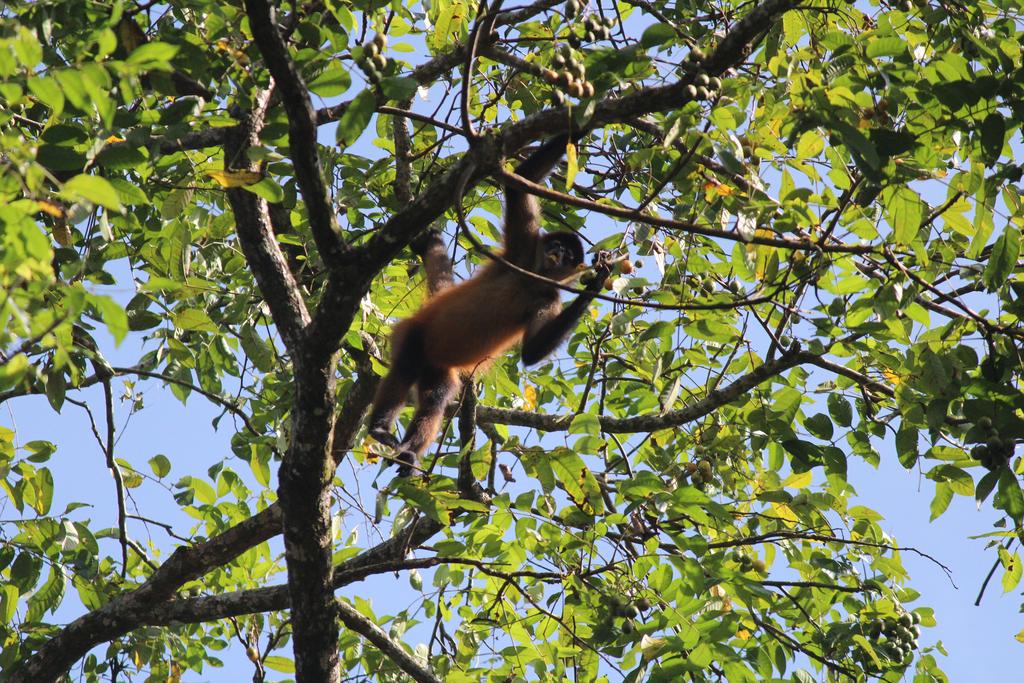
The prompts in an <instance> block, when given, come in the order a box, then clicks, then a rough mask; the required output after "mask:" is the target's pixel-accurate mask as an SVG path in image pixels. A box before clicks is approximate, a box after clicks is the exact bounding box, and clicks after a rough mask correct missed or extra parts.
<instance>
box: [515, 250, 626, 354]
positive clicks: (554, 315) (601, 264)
mask: <svg viewBox="0 0 1024 683" xmlns="http://www.w3.org/2000/svg"><path fill="white" fill-rule="evenodd" d="M594 261H595V264H594V266H595V267H594V270H595V273H594V278H593V279H592V280H591V281H590V284H588V285H587V290H586V291H585V292H583V293H582V294H580V295H579V296H577V297H576V298H575V299H574V300H573V302H572V303H570V304H569V305H568V306H566V307H565V308H563V309H561V310H559V303H558V302H557V301H556V302H554V303H553V304H551V305H550V306H548V307H546V308H542V309H541V310H540V311H538V312H537V315H536V316H535V317H534V319H533V320H532V321H531V322H530V325H529V326H528V327H527V328H526V334H525V335H524V336H523V350H522V353H521V357H522V359H523V365H533V364H534V363H538V362H540V361H542V360H544V358H546V357H547V356H548V354H550V353H551V352H552V351H554V350H555V349H556V348H558V345H559V344H561V343H562V342H563V341H565V338H566V337H568V336H569V333H570V332H572V330H573V328H574V327H576V322H577V321H578V320H579V319H580V316H582V315H583V312H584V311H586V310H587V305H588V304H589V303H590V302H591V301H592V300H593V299H594V295H595V294H596V293H597V290H599V289H600V288H601V286H602V285H603V284H604V281H605V278H607V277H608V274H609V272H611V269H610V267H609V266H608V263H607V258H606V257H604V256H601V255H598V256H596V257H595V258H594Z"/></svg>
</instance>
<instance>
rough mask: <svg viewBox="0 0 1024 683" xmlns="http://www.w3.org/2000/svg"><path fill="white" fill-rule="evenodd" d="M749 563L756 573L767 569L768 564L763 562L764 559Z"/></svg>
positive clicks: (762, 572) (761, 572)
mask: <svg viewBox="0 0 1024 683" xmlns="http://www.w3.org/2000/svg"><path fill="white" fill-rule="evenodd" d="M750 565H751V566H752V567H753V568H754V571H755V572H757V573H758V574H764V573H765V572H766V571H768V565H766V564H765V563H764V560H754V561H753V562H751V563H750Z"/></svg>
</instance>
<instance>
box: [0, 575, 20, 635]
mask: <svg viewBox="0 0 1024 683" xmlns="http://www.w3.org/2000/svg"><path fill="white" fill-rule="evenodd" d="M19 595H20V593H19V592H18V589H17V587H16V586H14V585H13V584H10V583H8V584H6V585H0V620H2V621H0V624H4V625H11V624H13V622H14V614H15V612H16V611H17V609H18V597H19Z"/></svg>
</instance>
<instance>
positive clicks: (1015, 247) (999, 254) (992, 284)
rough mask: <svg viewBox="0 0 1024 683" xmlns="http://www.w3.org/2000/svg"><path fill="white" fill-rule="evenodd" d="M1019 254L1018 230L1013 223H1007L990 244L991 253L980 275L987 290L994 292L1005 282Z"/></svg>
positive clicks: (1015, 264) (1015, 265)
mask: <svg viewBox="0 0 1024 683" xmlns="http://www.w3.org/2000/svg"><path fill="white" fill-rule="evenodd" d="M1019 256H1020V231H1019V230H1018V229H1017V228H1016V227H1014V226H1013V225H1007V226H1006V230H1004V231H1003V234H1002V235H1000V236H999V237H998V238H997V239H996V241H995V244H993V245H992V253H991V254H990V255H989V259H988V263H987V264H985V271H984V272H983V273H982V275H981V279H982V281H984V283H985V287H986V288H988V291H990V292H994V291H996V290H998V289H999V288H1001V287H1003V286H1004V285H1005V284H1006V281H1007V279H1008V278H1009V277H1010V273H1012V272H1013V269H1014V268H1016V267H1017V257H1019Z"/></svg>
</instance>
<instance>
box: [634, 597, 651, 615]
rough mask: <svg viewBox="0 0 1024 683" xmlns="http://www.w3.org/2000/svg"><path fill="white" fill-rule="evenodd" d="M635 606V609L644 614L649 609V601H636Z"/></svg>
mask: <svg viewBox="0 0 1024 683" xmlns="http://www.w3.org/2000/svg"><path fill="white" fill-rule="evenodd" d="M636 606H637V609H639V610H640V611H641V612H646V611H647V610H649V609H651V601H650V600H648V599H647V598H640V599H639V600H637V601H636Z"/></svg>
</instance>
